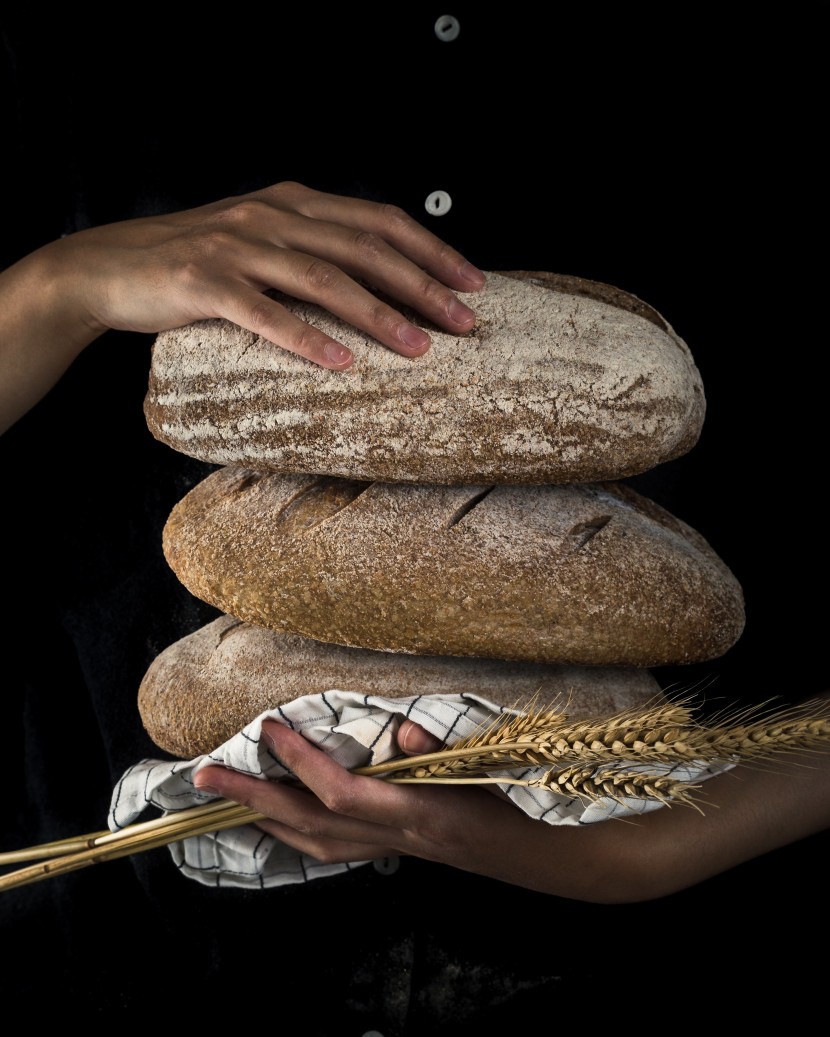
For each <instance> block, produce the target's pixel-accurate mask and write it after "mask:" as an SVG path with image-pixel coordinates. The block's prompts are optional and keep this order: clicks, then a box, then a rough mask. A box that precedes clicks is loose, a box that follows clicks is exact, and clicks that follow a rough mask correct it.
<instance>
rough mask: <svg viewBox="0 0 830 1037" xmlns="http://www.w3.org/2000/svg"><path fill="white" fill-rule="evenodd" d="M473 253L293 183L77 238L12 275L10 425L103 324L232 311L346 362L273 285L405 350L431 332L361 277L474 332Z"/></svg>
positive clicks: (330, 363) (308, 351)
mask: <svg viewBox="0 0 830 1037" xmlns="http://www.w3.org/2000/svg"><path fill="white" fill-rule="evenodd" d="M484 280H485V279H484V275H483V274H482V273H481V272H480V271H478V270H477V269H476V268H475V267H473V266H472V265H471V264H469V263H468V262H467V261H466V260H465V258H464V257H463V256H462V255H460V254H459V253H458V252H456V251H455V250H454V249H451V248H450V247H449V246H447V245H446V244H444V242H442V241H441V240H440V239H438V238H436V237H435V236H434V235H433V234H431V233H430V232H429V231H427V230H426V229H424V228H423V227H421V226H420V225H419V224H418V223H417V222H416V221H415V220H413V219H411V218H410V217H409V216H407V215H406V214H405V213H404V212H403V211H402V210H400V209H397V208H395V207H394V206H389V205H381V204H378V203H375V202H368V201H363V200H359V199H354V198H346V197H340V196H337V195H330V194H323V193H321V192H319V191H314V190H311V189H310V188H306V187H304V186H302V185H301V184H296V183H288V182H286V183H281V184H276V185H273V186H271V187H268V188H264V189H262V190H260V191H255V192H253V193H251V194H248V195H244V196H239V197H232V198H225V199H222V200H221V201H217V202H214V203H211V204H209V205H204V206H200V207H198V208H196V209H190V210H186V211H184V212H175V213H170V214H166V215H161V216H152V217H147V218H144V219H137V220H130V221H125V222H121V223H114V224H109V225H106V226H102V227H97V228H93V229H90V230H84V231H80V232H78V233H76V234H72V235H69V236H68V237H65V238H62V239H60V240H58V241H55V242H52V243H51V244H48V245H45V246H44V247H43V248H41V249H39V250H38V251H36V252H34V253H32V254H31V255H29V256H27V257H25V258H24V259H22V260H20V262H18V263H17V264H15V265H14V266H12V267H10V268H9V269H8V270H6V271H5V272H3V273H2V274H0V327H2V329H3V335H2V336H1V337H0V341H2V342H3V346H2V349H0V364H2V369H3V378H2V379H0V386H1V387H2V390H0V431H2V430H3V429H5V428H7V427H8V426H9V425H11V424H12V423H13V422H14V421H16V420H17V419H18V418H19V417H20V416H21V415H22V414H24V413H25V412H26V411H27V410H28V409H29V408H30V407H31V406H33V405H34V403H36V402H37V401H38V399H40V398H41V397H42V396H43V395H44V394H45V393H46V392H47V391H48V390H49V389H50V388H51V387H52V385H54V383H55V382H57V380H58V379H59V378H60V377H61V375H62V374H63V372H64V371H65V370H66V369H67V367H68V366H69V365H70V364H71V363H72V361H73V360H74V359H75V357H76V356H77V355H78V354H79V353H80V352H81V351H82V350H83V349H84V348H85V347H86V346H87V345H89V343H90V342H92V341H93V340H94V339H96V338H97V337H98V336H99V335H101V334H102V333H103V332H104V331H106V330H107V329H110V328H116V329H120V330H127V331H138V332H159V331H162V330H166V329H170V328H175V327H180V326H182V325H185V324H188V323H190V322H192V321H196V320H200V319H204V318H208V317H224V318H227V319H228V320H231V321H233V322H234V323H235V324H238V325H240V326H241V327H243V328H246V329H248V330H250V331H253V332H256V333H257V334H258V335H261V336H263V337H264V338H265V339H267V340H269V341H270V342H273V343H274V345H275V346H276V347H281V348H283V349H286V350H289V351H291V352H294V353H297V354H299V355H300V356H303V357H306V358H307V359H308V360H311V361H312V362H314V363H315V364H318V365H320V366H321V367H327V368H333V369H343V368H346V367H348V366H349V365H350V364H351V363H352V360H353V354H352V352H351V351H350V350H349V349H348V348H346V347H345V346H344V345H342V343H339V342H338V341H336V340H335V339H334V338H333V337H331V336H330V335H327V334H324V333H323V332H321V331H319V330H317V329H315V328H312V327H311V326H310V325H308V324H306V323H305V322H304V321H302V320H301V319H299V318H298V317H297V316H295V315H294V314H292V313H290V312H289V311H288V310H287V309H286V308H285V307H284V306H282V305H280V304H279V303H278V302H277V301H275V300H274V299H271V298H268V297H267V296H265V295H264V294H263V292H264V291H265V290H266V289H270V288H274V289H279V290H280V291H282V292H284V293H285V294H286V295H288V296H292V297H296V298H298V299H301V300H304V301H306V302H313V303H315V304H317V305H319V306H322V307H323V308H324V309H326V310H328V311H330V312H331V313H333V314H335V315H336V316H338V317H340V318H342V319H343V320H345V321H346V322H348V323H349V324H352V325H354V326H355V327H356V328H359V329H361V330H362V331H364V332H366V333H367V334H369V335H371V336H372V337H373V338H375V339H377V340H378V341H379V342H381V343H383V345H385V346H387V347H388V348H389V349H391V350H394V351H395V352H398V353H401V354H402V355H404V356H419V355H421V354H422V353H424V352H425V351H426V350H428V349H429V345H430V338H429V335H428V333H427V332H425V331H424V329H422V328H418V327H416V326H415V325H414V324H412V323H411V322H410V321H409V320H407V319H405V318H404V317H403V316H402V315H401V314H400V313H399V312H398V310H397V309H395V307H394V305H391V304H389V303H386V302H381V301H380V300H379V299H378V298H377V297H376V296H375V295H374V294H373V293H372V292H371V291H369V290H368V289H367V288H366V287H364V285H363V283H362V282H365V283H366V284H368V285H371V286H372V287H373V288H375V289H377V290H379V291H381V292H383V293H384V295H385V296H387V297H389V298H390V299H392V300H398V301H399V302H400V303H401V304H402V305H406V306H408V307H411V308H412V309H413V310H415V311H416V312H418V313H419V314H421V315H422V316H424V317H425V318H427V319H428V320H429V321H431V322H432V323H434V324H435V325H436V326H437V327H440V328H443V329H445V330H446V331H449V332H452V333H453V334H463V333H465V332H467V331H469V330H470V329H471V328H472V327H473V326H474V324H475V315H474V314H473V312H472V310H471V309H470V308H469V307H468V306H467V305H466V304H465V303H463V302H461V300H459V299H458V298H457V296H456V294H455V293H456V292H457V291H463V292H472V291H476V290H477V289H478V288H481V287H482V286H483V284H484Z"/></svg>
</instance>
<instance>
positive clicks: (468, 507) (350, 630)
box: [163, 468, 744, 667]
mask: <svg viewBox="0 0 830 1037" xmlns="http://www.w3.org/2000/svg"><path fill="white" fill-rule="evenodd" d="M163 547H164V552H165V555H166V557H167V560H168V562H169V564H170V566H171V567H172V569H173V571H174V572H175V573H176V574H177V576H178V577H179V579H180V580H181V581H182V583H183V584H184V585H185V586H186V587H188V589H189V590H190V591H191V592H192V593H193V594H195V595H196V596H197V597H200V598H202V599H203V600H205V601H207V602H209V603H211V604H212V605H214V606H216V607H217V608H219V609H221V611H223V612H225V613H227V614H230V615H233V616H236V617H237V618H239V619H243V620H245V621H246V622H251V623H255V624H257V625H260V626H265V627H269V628H271V629H274V630H279V631H286V632H291V633H297V634H301V635H303V636H306V637H311V638H314V639H316V640H320V641H326V642H331V643H335V644H341V645H346V646H351V647H360V648H369V649H373V650H380V651H393V652H404V653H412V654H416V655H455V656H476V657H485V658H492V659H502V660H522V661H528V662H539V663H560V664H570V665H589V666H636V667H653V666H663V665H676V664H683V663H691V662H700V661H706V660H709V659H713V658H717V657H718V656H720V655H722V654H723V653H724V652H725V651H727V650H728V649H729V648H730V647H731V646H732V645H733V644H734V642H735V641H736V640H737V638H738V637H739V636H740V634H741V632H742V630H743V625H744V603H743V595H742V592H741V588H740V586H739V584H738V582H737V580H736V579H735V577H734V576H733V574H732V573H731V572H730V570H729V569H728V567H727V566H726V565H725V564H724V563H723V562H722V561H721V559H720V558H719V557H718V556H717V555H716V553H715V552H714V551H713V550H712V548H711V547H710V546H709V544H708V543H707V542H706V541H705V540H704V538H703V537H702V536H701V535H700V534H699V533H697V532H696V531H695V530H693V529H691V528H690V527H689V526H687V525H686V524H685V523H683V522H682V521H681V520H679V519H677V518H676V517H675V516H673V515H671V514H669V513H668V512H666V511H665V510H664V509H662V508H660V507H659V506H658V505H657V504H656V503H654V502H653V501H650V500H648V499H647V498H644V497H642V496H641V495H640V494H638V493H636V492H635V491H634V490H632V489H630V488H628V487H625V486H621V485H619V484H616V483H603V484H590V485H578V486H492V485H489V486H488V485H479V486H460V487H451V486H438V485H423V486H422V485H411V484H404V483H377V482H375V483H368V482H357V481H353V480H342V479H329V478H321V477H317V476H309V475H276V474H263V473H256V472H251V471H247V470H245V469H237V468H223V469H219V470H217V471H216V472H214V473H212V474H211V475H209V476H208V477H207V478H206V479H204V480H203V481H202V482H201V483H199V484H198V485H197V486H195V487H194V488H193V489H192V490H191V491H190V492H189V493H188V494H187V495H186V496H185V497H184V498H183V500H181V501H180V502H179V503H178V504H177V505H176V506H175V507H174V508H173V510H172V512H171V514H170V516H169V519H168V521H167V523H166V526H165V529H164V534H163Z"/></svg>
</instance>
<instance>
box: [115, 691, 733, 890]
mask: <svg viewBox="0 0 830 1037" xmlns="http://www.w3.org/2000/svg"><path fill="white" fill-rule="evenodd" d="M504 712H511V711H509V710H504V709H502V708H501V707H499V706H496V705H493V704H492V703H490V702H489V701H488V700H487V699H484V698H479V697H477V696H474V695H463V696H462V695H455V696H435V695H419V696H416V697H413V698H401V699H387V698H382V697H380V696H375V695H362V694H359V693H356V692H348V691H337V690H332V691H327V692H324V693H323V694H316V695H307V696H304V697H302V698H298V699H295V700H294V701H293V702H291V703H290V704H289V705H287V706H282V707H280V708H279V709H275V710H270V711H268V712H266V713H262V714H261V715H260V716H259V717H257V719H256V720H254V721H253V722H252V723H251V724H249V725H248V726H247V727H245V728H244V729H243V730H242V731H240V732H239V734H237V735H234V737H233V738H231V739H229V740H228V741H227V742H225V743H224V744H223V745H220V746H219V747H218V748H217V749H215V750H214V751H213V752H211V753H210V754H209V755H206V756H199V757H197V758H196V759H193V760H190V761H186V762H185V761H181V760H178V761H175V762H169V761H160V760H143V761H141V762H140V763H139V764H137V765H136V766H134V767H131V768H130V770H129V771H127V772H126V773H125V774H124V775H123V777H122V778H121V781H120V782H119V783H118V785H117V786H116V788H115V790H114V792H113V796H112V802H111V807H110V815H109V819H108V824H109V828H110V830H111V831H117V830H119V829H121V828H124V827H126V826H127V825H130V824H133V823H134V822H135V821H137V820H138V818H139V817H140V815H141V814H142V813H143V812H144V811H145V810H146V809H148V808H151V807H153V808H157V809H159V810H161V811H163V812H164V813H167V812H170V811H176V810H182V809H185V808H188V807H194V806H201V805H204V804H205V803H207V802H209V801H210V800H211V799H213V798H215V797H212V796H207V795H205V794H203V793H199V792H197V791H196V789H195V788H194V786H193V776H194V774H196V772H197V771H198V770H199V769H200V768H202V767H206V766H208V765H211V764H217V763H218V764H224V765H225V766H227V767H232V768H234V769H235V770H238V771H242V772H243V773H245V774H252V775H256V776H257V777H260V778H263V779H268V780H279V779H280V778H283V777H285V776H286V775H287V773H288V772H287V771H286V769H285V768H284V767H283V766H282V765H281V764H280V763H279V762H278V761H277V760H276V758H275V757H274V756H273V755H272V754H271V752H270V750H269V749H268V747H267V745H266V744H265V742H261V741H260V732H261V727H262V721H263V720H266V719H269V718H270V719H273V720H278V721H281V722H282V723H284V724H288V726H289V727H291V728H293V729H294V730H295V731H300V732H302V734H303V735H304V736H305V737H306V738H308V739H309V740H310V741H312V742H313V743H314V744H315V745H317V746H319V747H320V748H321V749H323V750H324V751H326V752H328V753H330V754H331V755H332V756H333V757H334V759H336V760H337V761H338V762H339V763H340V764H342V765H343V766H344V767H347V768H349V769H351V768H354V767H363V766H368V765H370V764H375V763H381V762H383V761H385V760H388V759H390V758H392V757H393V756H396V755H398V752H399V750H398V747H397V742H396V739H395V734H396V732H397V729H398V727H399V726H400V724H401V722H402V721H403V720H404V719H406V718H409V719H410V720H413V721H415V722H416V723H418V724H420V725H421V726H422V727H424V728H426V730H427V731H430V732H431V733H432V734H434V735H437V736H438V737H439V738H441V739H442V740H444V741H446V742H448V743H452V742H455V741H458V740H459V739H460V738H464V737H466V736H467V735H469V734H471V733H472V732H473V731H474V730H475V729H476V728H478V727H479V726H480V725H482V724H484V723H486V722H487V721H488V720H492V719H493V718H494V717H495V716H496V715H498V714H501V713H504ZM730 766H731V765H729V764H724V765H722V766H719V767H713V766H707V765H703V764H701V765H700V766H697V767H695V766H687V765H682V766H681V765H673V766H668V765H666V766H664V767H663V768H661V769H660V773H665V774H671V775H672V776H673V777H674V778H676V779H678V780H682V781H694V782H699V781H702V780H705V779H706V778H708V777H711V776H712V775H713V774H715V773H718V772H720V771H722V770H725V769H728V768H729V767H730ZM626 768H627V769H633V768H631V766H630V765H629V764H626ZM649 769H650V770H651V771H652V772H653V771H654V770H655V768H654V767H650V768H649ZM546 770H547V768H545V767H533V768H531V767H518V768H517V769H516V770H510V771H507V772H505V771H500V772H499V773H500V774H504V775H509V776H511V777H518V778H525V779H533V778H536V777H541V776H542V774H544V773H545V771H546ZM500 787H501V788H502V789H503V791H504V792H506V793H507V795H508V796H509V797H510V799H511V800H512V801H513V802H514V803H515V805H516V806H517V807H519V808H520V809H521V810H523V811H524V812H525V813H526V814H528V815H529V816H530V817H532V818H536V819H537V820H540V821H544V822H547V823H548V824H570V825H575V824H593V823H594V822H598V821H605V820H607V819H609V818H612V817H624V816H631V815H635V814H642V813H645V812H647V811H650V810H654V809H658V808H660V807H661V804H660V803H659V802H656V801H653V800H639V799H626V800H624V801H623V802H618V801H616V800H613V799H603V800H600V801H598V802H593V803H589V804H586V803H585V802H584V801H583V800H581V799H579V798H577V797H572V796H568V795H560V794H557V793H555V792H551V791H549V790H547V789H540V788H527V787H525V786H523V785H509V784H505V785H501V786H500ZM169 850H170V853H171V854H172V856H173V859H174V861H175V863H176V865H177V866H178V868H179V869H180V870H181V872H182V873H183V874H184V875H186V876H187V877H189V878H191V879H194V880H195V881H197V882H200V883H203V884H205V885H211V886H236V887H241V888H246V889H265V888H268V887H273V886H279V885H283V884H285V883H296V882H308V881H309V880H311V879H316V878H322V877H325V876H327V875H335V874H338V873H340V872H343V871H348V870H351V869H353V868H355V867H359V866H360V864H366V863H369V862H368V861H363V862H360V864H321V863H320V862H319V861H315V860H314V859H313V858H311V857H308V856H306V855H305V854H301V853H299V852H298V851H296V850H294V849H292V848H291V847H289V846H286V845H285V844H284V843H281V842H280V841H279V840H277V839H274V838H273V837H272V836H269V835H266V834H265V833H264V832H262V831H260V829H258V828H257V827H256V826H255V825H250V824H249V825H241V826H239V827H237V828H229V829H226V830H224V831H220V832H213V833H210V834H208V835H202V836H194V837H193V838H190V839H186V840H183V841H181V842H176V843H171V844H169Z"/></svg>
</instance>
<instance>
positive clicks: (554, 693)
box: [138, 615, 662, 759]
mask: <svg viewBox="0 0 830 1037" xmlns="http://www.w3.org/2000/svg"><path fill="white" fill-rule="evenodd" d="M333 689H337V690H341V691H351V692H358V693H361V694H365V695H377V696H381V697H383V698H410V697H415V696H421V695H437V696H450V695H477V696H479V697H481V698H483V699H486V700H487V701H489V702H492V703H493V704H494V705H496V706H498V707H502V708H505V709H513V708H516V709H521V708H522V707H523V706H524V705H526V704H528V703H533V704H534V708H536V707H539V708H541V707H555V708H561V709H562V711H563V712H567V713H568V715H569V716H573V717H576V718H580V717H585V718H587V717H594V716H597V717H605V716H611V715H613V714H615V713H617V712H620V711H622V710H625V709H629V708H637V707H640V706H644V705H646V704H647V703H649V702H651V701H654V700H655V699H659V698H660V697H661V696H662V693H661V690H660V686H659V684H658V682H657V680H656V678H655V677H654V676H653V674H652V673H651V672H650V671H649V670H647V669H642V668H638V667H615V666H569V665H559V664H553V663H549V664H537V663H527V662H507V661H501V660H498V659H483V658H470V657H455V656H426V655H422V656H413V655H406V654H397V653H392V652H383V651H374V650H370V649H362V648H348V647H343V646H341V645H334V644H327V643H325V642H322V641H316V640H313V639H311V638H306V637H301V636H299V635H296V634H286V633H281V632H278V631H274V630H269V629H267V628H264V627H260V626H257V625H254V624H251V623H246V622H243V621H241V620H239V619H237V618H235V617H233V616H229V615H225V616H220V617H219V618H217V619H215V620H213V621H212V622H211V623H208V624H207V625H205V626H203V627H201V628H200V629H198V630H196V631H194V632H193V633H192V634H189V635H188V636H186V637H183V638H182V639H181V640H179V641H176V642H174V643H173V644H172V645H170V646H169V647H168V648H166V649H165V650H164V651H162V652H161V653H160V654H159V655H158V656H157V657H156V658H155V660H154V661H153V663H152V664H151V665H150V667H149V668H148V670H147V673H146V674H145V676H144V679H143V681H142V682H141V685H140V687H139V691H138V707H139V712H140V715H141V720H142V722H143V724H144V727H145V729H146V730H147V733H148V734H149V736H150V738H151V739H152V740H153V742H154V743H155V744H156V745H157V746H158V747H159V748H160V749H162V750H164V751H165V752H167V753H170V754H171V755H173V756H176V757H180V758H182V759H192V758H194V757H196V756H200V755H202V754H206V753H209V752H211V751H212V750H213V749H215V748H217V747H218V746H219V745H221V744H222V743H224V742H226V741H227V740H228V739H230V738H232V737H233V736H234V735H235V734H237V733H238V732H239V731H241V730H242V729H243V728H244V727H245V726H246V725H247V724H249V723H250V722H251V721H252V720H254V719H255V718H256V717H258V716H259V715H260V714H261V713H264V712H265V711H267V710H272V709H277V708H278V707H280V706H281V705H285V704H287V703H289V702H292V701H294V700H295V699H297V698H300V697H302V696H304V695H317V694H320V693H322V692H325V691H329V690H333Z"/></svg>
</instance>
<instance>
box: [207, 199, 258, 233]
mask: <svg viewBox="0 0 830 1037" xmlns="http://www.w3.org/2000/svg"><path fill="white" fill-rule="evenodd" d="M270 208H271V207H270V206H269V205H268V203H267V202H266V201H264V200H263V199H262V198H257V197H256V196H254V195H246V196H245V197H243V198H238V199H236V200H234V201H233V202H232V203H231V204H230V205H229V206H228V207H227V208H226V209H223V210H222V211H221V212H218V213H216V214H215V216H214V219H215V220H216V221H217V223H218V224H219V225H220V226H221V225H223V224H230V225H231V226H232V227H241V226H250V225H251V224H255V223H258V222H260V221H261V220H262V218H263V216H264V215H265V213H266V212H267V211H268V210H270Z"/></svg>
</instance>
